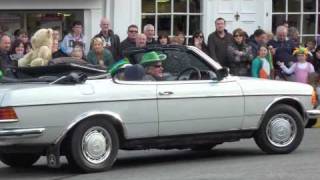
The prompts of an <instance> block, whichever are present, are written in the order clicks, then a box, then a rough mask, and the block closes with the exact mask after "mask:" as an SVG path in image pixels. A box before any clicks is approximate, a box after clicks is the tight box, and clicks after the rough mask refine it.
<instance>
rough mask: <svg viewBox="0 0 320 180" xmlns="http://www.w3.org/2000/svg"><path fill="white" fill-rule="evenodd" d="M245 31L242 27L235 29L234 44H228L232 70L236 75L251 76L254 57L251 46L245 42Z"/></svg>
mask: <svg viewBox="0 0 320 180" xmlns="http://www.w3.org/2000/svg"><path fill="white" fill-rule="evenodd" d="M244 35H245V33H244V31H243V30H242V29H240V28H238V29H235V30H234V31H233V41H232V44H231V45H229V46H228V51H227V52H228V54H227V56H228V61H229V63H230V72H231V74H233V75H236V76H250V69H251V68H250V65H251V61H252V59H253V55H252V52H251V47H250V46H249V45H247V44H246V43H245V38H244Z"/></svg>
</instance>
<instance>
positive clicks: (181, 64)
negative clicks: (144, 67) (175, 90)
mask: <svg viewBox="0 0 320 180" xmlns="http://www.w3.org/2000/svg"><path fill="white" fill-rule="evenodd" d="M156 52H158V53H161V54H165V55H166V56H167V58H166V60H165V61H163V62H162V65H163V73H164V77H165V80H166V81H174V80H177V78H178V76H179V75H180V77H181V78H179V80H197V79H198V74H197V71H196V70H199V71H200V72H199V73H200V74H201V80H209V79H211V80H212V79H215V78H216V75H215V73H214V70H212V69H211V67H210V66H209V65H208V64H207V63H206V62H205V60H203V59H202V58H201V57H199V56H198V55H196V54H193V52H191V51H182V50H171V49H168V50H161V51H158V50H157V51H156ZM144 53H146V52H138V53H136V54H132V55H131V56H130V61H131V62H132V63H133V64H136V63H139V62H140V60H141V59H142V56H143V54H144ZM195 69H196V70H195ZM182 72H183V73H182Z"/></svg>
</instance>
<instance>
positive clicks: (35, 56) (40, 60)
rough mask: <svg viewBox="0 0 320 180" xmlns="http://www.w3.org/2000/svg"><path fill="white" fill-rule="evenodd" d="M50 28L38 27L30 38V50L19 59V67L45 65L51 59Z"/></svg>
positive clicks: (51, 41)
mask: <svg viewBox="0 0 320 180" xmlns="http://www.w3.org/2000/svg"><path fill="white" fill-rule="evenodd" d="M52 33H53V31H52V29H39V30H38V31H37V32H36V33H35V34H34V35H33V36H32V38H31V45H32V50H31V51H30V52H29V53H27V54H26V55H24V57H23V58H21V59H19V61H18V66H19V67H34V66H47V65H48V63H49V60H50V59H51V55H52V51H51V47H52V44H53V37H52Z"/></svg>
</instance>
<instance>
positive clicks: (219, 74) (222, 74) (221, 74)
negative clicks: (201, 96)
mask: <svg viewBox="0 0 320 180" xmlns="http://www.w3.org/2000/svg"><path fill="white" fill-rule="evenodd" d="M228 75H229V68H226V67H223V68H221V69H219V70H218V71H217V78H218V80H219V81H221V80H222V79H223V78H225V77H227V76H228Z"/></svg>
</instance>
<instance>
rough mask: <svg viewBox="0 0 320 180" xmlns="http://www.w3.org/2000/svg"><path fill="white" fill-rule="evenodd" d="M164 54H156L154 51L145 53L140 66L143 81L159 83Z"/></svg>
mask: <svg viewBox="0 0 320 180" xmlns="http://www.w3.org/2000/svg"><path fill="white" fill-rule="evenodd" d="M166 59H167V56H166V55H165V54H158V53H156V52H155V51H151V52H148V53H145V54H144V55H143V57H142V60H141V62H140V64H141V65H142V66H143V67H144V69H145V73H146V75H145V77H144V78H143V80H145V81H161V80H163V67H162V61H164V60H166Z"/></svg>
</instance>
